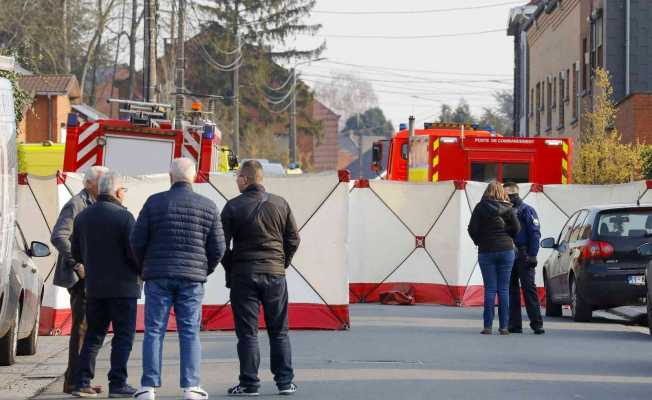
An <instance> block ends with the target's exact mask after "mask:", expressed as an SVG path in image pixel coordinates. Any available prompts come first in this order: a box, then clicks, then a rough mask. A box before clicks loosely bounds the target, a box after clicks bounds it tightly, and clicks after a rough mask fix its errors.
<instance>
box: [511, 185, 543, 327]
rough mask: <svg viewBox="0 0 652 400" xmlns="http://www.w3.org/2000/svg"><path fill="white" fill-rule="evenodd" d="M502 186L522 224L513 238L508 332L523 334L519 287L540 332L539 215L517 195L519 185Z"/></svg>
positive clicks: (528, 312)
mask: <svg viewBox="0 0 652 400" xmlns="http://www.w3.org/2000/svg"><path fill="white" fill-rule="evenodd" d="M504 187H505V191H506V192H507V194H508V195H509V199H510V200H511V202H512V204H513V205H514V208H515V209H516V212H517V215H518V219H519V222H520V223H521V226H522V229H521V231H520V232H519V233H518V235H517V236H516V238H515V240H514V243H515V244H516V247H517V254H516V260H515V261H514V268H513V269H512V278H511V282H510V287H509V310H510V315H509V331H510V332H511V333H523V326H522V318H521V289H520V288H521V287H522V288H523V295H524V298H525V309H526V310H527V315H528V318H530V327H531V328H532V330H533V331H534V333H535V334H537V335H542V334H544V333H545V331H544V330H543V318H542V317H541V306H540V304H539V295H538V293H537V286H536V283H535V282H534V277H535V268H536V266H537V254H538V253H539V241H540V240H541V226H540V223H539V217H538V216H537V212H536V211H535V210H534V208H532V207H530V206H529V205H527V204H525V203H524V202H523V200H522V199H521V198H520V196H519V188H518V185H517V184H516V183H506V184H505V185H504ZM519 283H520V285H519Z"/></svg>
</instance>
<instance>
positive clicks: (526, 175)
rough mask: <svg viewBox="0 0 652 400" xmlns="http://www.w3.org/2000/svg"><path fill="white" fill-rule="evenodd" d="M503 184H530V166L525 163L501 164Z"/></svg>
mask: <svg viewBox="0 0 652 400" xmlns="http://www.w3.org/2000/svg"><path fill="white" fill-rule="evenodd" d="M502 181H503V182H514V183H527V182H530V165H529V164H525V163H519V164H511V163H505V164H503V179H502Z"/></svg>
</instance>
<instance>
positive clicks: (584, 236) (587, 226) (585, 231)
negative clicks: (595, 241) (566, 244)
mask: <svg viewBox="0 0 652 400" xmlns="http://www.w3.org/2000/svg"><path fill="white" fill-rule="evenodd" d="M594 220H595V218H593V217H592V216H591V215H589V216H588V217H586V219H585V220H584V226H582V232H581V233H580V238H579V240H588V239H591V234H592V233H593V221H594Z"/></svg>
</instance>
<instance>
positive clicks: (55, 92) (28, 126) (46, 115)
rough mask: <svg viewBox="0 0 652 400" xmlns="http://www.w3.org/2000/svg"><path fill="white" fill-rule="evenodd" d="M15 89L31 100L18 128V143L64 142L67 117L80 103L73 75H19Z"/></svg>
mask: <svg viewBox="0 0 652 400" xmlns="http://www.w3.org/2000/svg"><path fill="white" fill-rule="evenodd" d="M18 86H19V87H20V88H21V89H22V90H24V91H26V92H28V93H30V94H31V95H32V96H33V97H34V102H33V103H32V108H31V109H30V110H29V111H28V112H27V114H26V115H25V118H24V119H23V121H22V122H21V124H20V132H21V134H20V136H19V137H18V142H24V143H41V142H45V141H52V142H55V143H58V142H62V141H65V126H66V120H67V118H68V113H70V111H71V110H72V106H73V105H74V104H77V103H79V99H80V90H79V83H78V82H77V78H76V77H75V76H74V75H21V76H19V78H18Z"/></svg>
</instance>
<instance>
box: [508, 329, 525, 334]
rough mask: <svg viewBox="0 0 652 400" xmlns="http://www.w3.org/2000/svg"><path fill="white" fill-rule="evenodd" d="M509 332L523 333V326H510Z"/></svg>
mask: <svg viewBox="0 0 652 400" xmlns="http://www.w3.org/2000/svg"><path fill="white" fill-rule="evenodd" d="M508 331H509V333H523V328H509V329H508Z"/></svg>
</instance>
